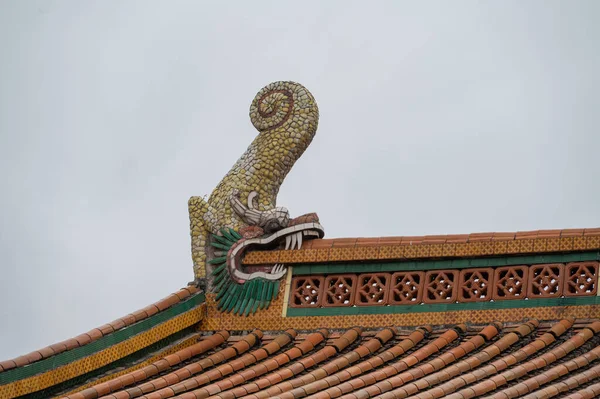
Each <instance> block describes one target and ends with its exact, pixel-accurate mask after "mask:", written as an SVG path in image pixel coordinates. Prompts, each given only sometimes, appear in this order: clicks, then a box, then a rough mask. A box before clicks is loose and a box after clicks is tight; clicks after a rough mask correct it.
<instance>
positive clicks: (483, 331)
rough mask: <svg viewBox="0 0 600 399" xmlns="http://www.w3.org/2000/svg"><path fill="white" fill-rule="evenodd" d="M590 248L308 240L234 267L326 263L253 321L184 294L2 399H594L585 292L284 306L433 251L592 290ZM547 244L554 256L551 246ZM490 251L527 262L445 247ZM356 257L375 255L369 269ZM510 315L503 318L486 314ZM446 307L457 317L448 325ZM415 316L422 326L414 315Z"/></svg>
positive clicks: (64, 354)
mask: <svg viewBox="0 0 600 399" xmlns="http://www.w3.org/2000/svg"><path fill="white" fill-rule="evenodd" d="M599 238H600V229H568V230H551V231H548V230H546V231H535V232H519V233H481V234H469V235H448V236H424V237H381V238H374V239H366V238H343V239H317V240H311V241H306V242H305V245H303V247H302V249H300V250H287V251H286V250H277V251H251V252H249V253H248V254H247V255H246V258H245V259H244V264H248V263H250V264H251V263H252V259H255V258H258V257H261V256H272V255H270V254H273V253H277V254H278V255H277V256H278V257H279V258H281V257H286V256H287V257H290V256H293V257H294V259H296V260H297V259H298V258H297V257H298V254H299V253H300V252H301V251H307V252H308V251H311V250H313V251H314V250H321V249H326V250H328V251H329V255H330V256H329V258H327V259H318V260H317V259H314V261H313V262H312V265H311V261H310V260H308V261H307V260H306V259H304V260H303V261H301V262H295V263H294V259H291V258H290V260H287V261H286V262H288V263H291V264H292V265H294V264H295V265H296V266H294V267H290V273H289V275H290V280H289V281H288V283H287V284H286V285H285V286H282V288H281V293H280V295H279V296H278V297H277V299H276V300H275V301H274V303H273V305H271V307H270V308H269V309H268V310H264V311H259V312H257V314H256V315H249V316H248V317H242V316H237V315H233V314H229V313H221V312H220V311H219V310H218V309H217V306H216V302H215V300H214V294H212V293H210V292H209V293H207V294H205V293H204V291H203V290H202V289H200V288H198V287H195V286H189V287H186V288H183V289H181V290H179V291H177V292H176V293H174V294H171V295H169V296H167V297H166V298H164V299H162V300H160V301H158V302H156V303H154V304H152V305H149V306H147V307H145V308H143V309H140V310H138V311H135V312H132V313H130V314H128V315H126V316H124V317H122V318H119V319H117V320H115V321H113V322H111V323H108V324H105V325H103V326H100V327H98V328H95V329H93V330H90V331H88V332H87V333H84V334H80V335H78V336H76V337H74V338H71V339H68V340H66V341H63V342H60V343H57V344H54V345H50V346H48V347H46V348H42V349H40V350H38V351H34V352H32V353H30V354H27V355H24V356H20V357H18V358H15V359H12V360H7V361H3V362H0V398H2V397H17V396H27V397H49V396H56V397H70V398H97V397H104V396H106V397H111V398H134V397H148V398H163V397H182V398H206V397H211V398H213V399H216V398H222V399H225V398H230V399H233V398H242V397H245V398H248V399H249V398H268V397H282V398H300V397H311V398H334V397H343V398H346V399H349V398H370V397H380V398H388V397H389V398H392V397H414V398H438V397H442V396H444V397H445V396H448V397H454V398H471V397H480V396H484V397H487V396H489V397H497V398H500V397H502V398H505V397H517V396H519V397H520V396H525V395H529V396H528V397H531V398H534V397H552V396H562V397H565V396H564V395H566V394H567V393H568V394H569V395H570V397H573V398H575V397H578V398H579V397H581V398H584V397H594V396H595V395H596V393H598V394H600V389H599V386H600V383H599V382H598V378H600V365H598V364H597V362H598V360H600V337H598V336H597V333H598V332H600V312H598V310H597V306H596V305H594V304H595V303H596V302H594V301H595V300H596V298H597V297H596V296H595V295H596V292H597V289H595V290H594V291H593V292H592V291H589V290H588V292H589V293H593V296H588V297H581V299H579V297H577V296H575V297H573V299H569V298H568V297H566V296H565V295H561V297H560V298H557V299H556V300H555V302H552V301H551V300H550V299H545V301H547V303H546V304H542V305H540V302H536V301H537V300H536V299H533V298H527V299H529V300H528V301H515V302H513V301H495V302H494V301H491V302H490V301H487V300H486V301H484V302H478V303H477V304H478V307H477V309H483V311H473V310H469V309H471V308H464V307H463V308H461V307H460V306H462V305H461V303H460V301H461V300H462V299H461V298H462V297H456V301H455V302H453V303H450V304H447V305H444V306H445V308H443V309H441V310H440V309H437V308H435V306H437V305H435V304H434V305H427V304H425V306H429V307H431V306H433V308H431V309H425V308H420V309H417V310H415V309H416V308H414V305H411V306H409V307H404V308H402V307H401V306H403V305H402V304H400V305H394V303H393V302H391V301H388V302H379V303H372V304H365V305H367V306H362V305H360V304H358V303H353V305H352V306H345V305H344V304H341V303H340V304H338V305H335V306H338V307H335V306H334V307H329V306H326V304H325V302H322V303H321V302H319V304H320V305H319V306H318V307H317V308H315V307H314V306H313V305H314V304H309V305H310V306H308V308H306V310H303V309H304V307H303V306H300V307H298V306H296V305H294V303H293V298H292V295H293V289H294V287H295V286H294V284H295V283H294V282H295V281H296V280H306V276H308V277H309V278H310V279H313V280H314V281H317V280H318V279H319V278H321V279H331V278H336V276H337V275H338V272H337V270H338V269H337V268H340V267H342V268H344V272H345V274H344V276H350V275H351V273H352V271H353V270H358V271H359V272H365V273H367V274H368V271H369V270H371V269H369V267H370V266H369V265H371V266H373V265H377V267H379V268H383V269H381V270H384V271H385V267H387V268H391V269H390V270H396V269H398V270H402V267H403V265H404V266H406V265H408V266H407V267H408V268H413V267H416V269H415V270H417V271H415V272H414V273H421V272H419V271H418V270H419V265H420V264H419V265H417V264H415V263H414V262H411V257H410V256H406V255H407V254H408V252H406V251H405V252H403V256H398V255H397V254H398V253H399V252H393V254H394V255H393V256H389V257H388V258H385V259H381V258H380V254H381V253H382V252H383V251H384V249H385V248H388V247H397V248H403V247H405V248H409V247H411V246H412V247H419V246H420V247H429V248H433V246H442V247H441V251H442V253H441V255H440V254H439V252H436V253H435V254H434V253H433V250H429V251H428V252H426V253H427V255H426V256H420V257H419V256H415V258H419V260H420V261H422V262H425V263H424V264H425V265H432V264H431V263H427V262H454V263H442V264H443V265H454V266H452V267H461V266H460V265H458V264H457V263H456V262H460V261H468V262H469V263H468V267H475V269H477V267H476V266H477V265H476V262H475V261H477V260H479V261H481V260H485V261H486V262H487V263H486V265H487V266H489V265H492V266H493V265H494V264H498V265H501V266H502V267H512V266H505V265H506V264H508V265H510V264H511V263H510V262H508V263H506V262H501V259H509V260H510V259H512V258H515V259H517V260H516V261H515V262H516V263H522V262H523V261H526V260H527V259H532V260H531V263H532V266H529V267H530V268H531V267H534V266H536V263H535V262H534V261H533V259H534V257H536V256H537V255H536V254H540V255H539V256H541V257H542V258H543V259H546V260H552V259H554V260H556V259H559V260H560V259H564V261H563V262H566V263H564V264H565V265H580V264H585V265H588V264H589V263H590V259H592V258H593V260H592V261H591V262H592V269H593V270H595V271H593V273H596V274H595V275H594V278H595V279H597V278H598V277H597V275H598V266H597V260H598V259H599V258H600V256H599V254H598V249H600V245H599V243H598V242H597V241H598V239H599ZM555 240H558V247H554V246H552V245H555V244H554V243H553V242H554V241H555ZM497 242H504V243H505V244H506V247H503V248H505V249H508V248H509V245H510V244H509V243H511V242H518V243H524V242H526V243H527V246H526V247H523V246H517V247H516V248H526V249H525V250H523V251H522V252H517V251H512V252H511V251H508V250H505V251H504V252H494V251H492V252H490V251H489V249H488V250H487V252H475V251H472V250H471V252H469V255H466V254H464V253H463V254H461V255H460V256H458V255H457V254H456V253H454V254H453V255H450V254H449V252H448V250H447V249H446V250H445V249H444V247H443V246H444V245H454V249H455V250H456V248H457V245H461V244H467V245H468V244H472V245H477V244H479V243H492V245H493V244H494V243H497ZM542 242H543V244H544V245H543V246H542V245H541V243H542ZM567 244H568V245H567ZM519 245H520V244H519ZM335 248H339V249H345V250H347V249H351V250H353V251H354V252H353V253H352V254H351V256H349V257H348V258H347V259H346V258H344V256H345V255H344V254H343V252H341V253H338V255H336V256H338V257H339V261H337V260H334V259H332V256H331V254H332V253H333V249H335ZM359 248H377V255H378V256H373V253H372V252H368V251H365V252H363V251H358V250H357V249H359ZM437 248H438V250H439V249H440V247H437ZM481 248H483V247H481ZM492 248H494V247H493V246H492ZM553 248H554V249H555V250H553ZM436 251H437V250H436ZM417 253H419V254H423V253H425V252H414V254H417ZM340 254H341V256H340ZM360 254H363V256H362V257H361V256H360ZM525 254H528V256H529V257H528V256H525ZM586 254H588V255H586ZM507 256H508V258H507ZM586 256H587V257H586ZM502 257H503V258H502ZM511 257H512V258H511ZM557 257H561V258H557ZM446 258H447V259H449V260H444V259H446ZM579 260H583V262H578V261H579ZM382 261H385V262H383V263H377V262H382ZM569 261H575V262H571V263H568V262H569ZM263 262H264V260H263ZM373 262H375V263H373ZM386 262H387V263H386ZM389 262H392V263H389ZM474 262H475V263H474ZM490 262H491V263H490ZM494 262H496V263H494ZM515 262H513V263H515ZM540 262H541V260H540V261H539V262H537V263H540ZM256 263H257V264H258V263H260V262H256ZM304 264H306V266H307V267H308V269H303V265H304ZM353 265H357V266H356V267H354V266H353ZM556 265H560V264H558V263H557V264H556ZM542 266H543V265H542ZM353 267H354V268H353ZM426 267H430V266H426ZM444 267H446V266H444ZM448 267H450V266H448ZM465 267H467V266H465ZM518 267H528V266H518ZM434 268H435V267H434ZM438 268H439V267H438ZM562 268H563V269H564V270H567V268H568V266H562ZM594 268H595V269H594ZM488 269H489V270H492V269H493V270H496V269H498V268H494V267H492V268H491V269H490V268H489V267H487V268H485V270H488ZM563 269H561V270H563ZM378 270H379V269H378ZM467 270H473V269H467ZM482 270H484V269H482ZM568 270H571V269H568ZM314 273H317V275H319V273H321V274H322V275H324V276H325V277H318V276H313V275H314ZM348 273H350V274H348ZM357 273H358V272H357ZM365 273H363V274H365ZM384 274H385V273H384ZM396 274H397V273H396ZM390 275H391V273H390ZM294 276H296V277H294ZM461 276H462V274H461ZM561 278H562V277H561ZM314 281H313V282H312V283H314ZM323 281H325V280H323ZM561 281H562V280H561ZM565 281H566V280H565ZM594 283H597V281H595V282H594ZM561 284H563V283H562V282H561ZM596 285H597V284H594V287H596ZM286 293H287V294H286ZM324 294H325V292H323V293H322V294H321V295H324ZM563 294H567V293H566V291H565V292H564V293H563ZM568 295H569V294H567V296H568ZM586 295H588V294H586ZM323 298H325V296H323ZM586 298H589V299H586ZM583 300H585V301H587V302H585V301H583ZM578 301H579V302H580V301H583V302H581V304H580V303H579V302H578ZM590 301H592V302H590ZM434 302H435V301H434ZM508 303H510V304H511V306H510V307H509V308H502V307H500V308H498V306H499V304H500V305H502V304H508ZM465 305H468V303H466V304H465ZM479 305H482V306H479ZM512 305H515V306H512ZM574 305H585V306H574ZM339 306H342V307H339ZM394 306H396V307H394ZM448 306H457V308H456V310H455V311H452V312H451V313H448V311H449V309H450V308H448ZM486 306H487V307H488V309H489V311H488V310H485V309H486ZM384 309H387V310H385V312H384V313H381V312H380V310H384ZM398 309H400V310H402V309H406V310H407V311H400V312H398ZM409 309H410V310H409ZM444 309H445V310H444ZM330 310H331V311H330ZM422 310H424V311H425V313H414V312H415V311H416V312H421V311H422ZM438 310H439V311H438ZM299 311H302V313H298V312H299ZM320 311H321V313H319V312H320ZM373 311H375V313H373ZM261 312H262V313H261ZM294 312H296V313H294ZM311 312H312V313H311ZM561 314H562V315H563V317H562V318H561V317H560V315H561ZM294 316H296V317H294ZM323 316H326V317H323ZM430 323H431V324H430ZM142 394H143V395H145V396H141V395H142Z"/></svg>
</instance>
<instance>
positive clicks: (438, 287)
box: [423, 270, 458, 303]
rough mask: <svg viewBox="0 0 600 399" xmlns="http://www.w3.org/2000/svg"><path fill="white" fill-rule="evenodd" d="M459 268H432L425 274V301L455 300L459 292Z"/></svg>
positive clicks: (441, 301) (442, 301)
mask: <svg viewBox="0 0 600 399" xmlns="http://www.w3.org/2000/svg"><path fill="white" fill-rule="evenodd" d="M457 283H458V270H432V271H429V272H427V273H426V274H425V291H424V293H423V294H424V295H423V302H425V303H444V302H455V301H456V297H457V294H458V290H457Z"/></svg>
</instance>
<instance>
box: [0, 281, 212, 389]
mask: <svg viewBox="0 0 600 399" xmlns="http://www.w3.org/2000/svg"><path fill="white" fill-rule="evenodd" d="M204 300H205V295H204V293H203V292H199V293H196V294H194V295H192V296H190V297H188V298H187V299H186V300H184V301H182V302H179V303H177V304H175V305H173V306H171V307H170V308H168V309H166V310H164V311H162V312H159V313H157V314H155V315H153V316H150V317H148V318H146V319H144V320H141V321H139V322H137V323H135V324H132V325H130V326H128V327H126V328H122V329H120V330H118V331H115V332H113V333H111V334H108V335H106V336H104V337H102V338H100V339H98V340H96V341H94V342H91V343H89V344H87V345H84V346H80V347H78V348H74V349H71V350H68V351H66V352H62V353H59V354H58V355H55V356H51V357H49V358H47V359H43V360H40V361H39V362H35V363H32V364H30V365H28V366H25V367H18V368H16V369H12V370H8V371H5V372H3V373H0V385H4V384H8V383H11V382H14V381H18V380H22V379H23V378H28V377H31V376H34V375H36V374H40V373H44V372H46V371H49V370H52V369H55V368H57V367H60V366H64V365H65V364H68V363H71V362H73V361H75V360H78V359H81V358H84V357H87V356H90V355H92V354H94V353H96V352H99V351H101V350H103V349H106V348H108V347H110V346H113V345H116V344H118V343H120V342H123V341H125V340H127V339H129V338H131V337H133V336H134V335H137V334H140V333H142V332H144V331H146V330H149V329H150V328H152V327H154V326H156V325H158V324H160V323H163V322H165V321H167V320H169V319H172V318H173V317H176V316H179V315H180V314H182V313H185V312H187V311H188V310H190V309H193V308H195V307H196V306H198V305H200V304H202V303H203V302H204Z"/></svg>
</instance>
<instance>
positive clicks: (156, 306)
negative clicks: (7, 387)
mask: <svg viewBox="0 0 600 399" xmlns="http://www.w3.org/2000/svg"><path fill="white" fill-rule="evenodd" d="M198 291H199V289H198V288H196V287H193V286H189V287H186V288H182V289H180V290H179V291H177V292H175V293H174V294H171V295H169V296H167V297H166V298H163V299H161V300H160V301H158V302H155V303H153V304H152V305H149V306H146V307H145V308H143V309H140V310H137V311H135V312H133V313H130V314H128V315H127V316H124V317H121V318H119V319H117V320H115V321H112V322H110V323H108V324H104V325H102V326H100V327H98V328H94V329H92V330H90V331H88V332H87V333H83V334H80V335H78V336H76V337H73V338H70V339H67V340H65V341H62V342H58V343H56V344H53V345H50V346H47V347H45V348H42V349H40V350H37V351H33V352H31V353H29V354H27V355H23V356H19V357H17V358H14V359H11V360H5V361H2V362H0V373H1V372H3V371H7V370H10V369H13V368H16V367H22V366H26V365H28V364H31V363H34V362H37V361H39V360H42V359H46V358H49V357H51V356H54V355H58V354H59V353H62V352H65V351H68V350H71V349H74V348H77V347H80V346H84V345H87V344H89V343H91V342H94V341H96V340H98V339H100V338H102V337H105V336H107V335H109V334H111V333H113V332H115V331H117V330H120V329H122V328H125V327H127V326H130V325H132V324H134V323H137V322H138V321H141V320H144V319H146V318H148V317H150V316H153V315H155V314H157V313H158V312H162V311H163V310H165V309H167V308H169V307H171V306H173V305H175V304H177V303H179V302H181V301H183V300H185V299H186V298H188V297H189V296H191V295H192V294H195V293H197V292H198Z"/></svg>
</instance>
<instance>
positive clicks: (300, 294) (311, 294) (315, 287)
mask: <svg viewBox="0 0 600 399" xmlns="http://www.w3.org/2000/svg"><path fill="white" fill-rule="evenodd" d="M324 279H325V278H324V277H323V276H306V277H305V276H299V277H294V278H293V279H292V287H291V290H290V306H291V307H293V308H307V307H308V308H316V307H319V306H321V298H322V297H323V285H324V283H323V281H324Z"/></svg>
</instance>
